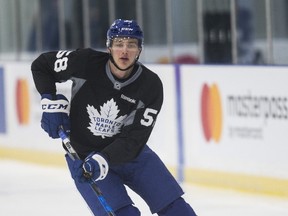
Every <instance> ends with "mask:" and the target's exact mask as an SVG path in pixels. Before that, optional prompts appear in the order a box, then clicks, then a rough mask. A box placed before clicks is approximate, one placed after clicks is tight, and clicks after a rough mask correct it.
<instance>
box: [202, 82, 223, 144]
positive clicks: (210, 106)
mask: <svg viewBox="0 0 288 216" xmlns="http://www.w3.org/2000/svg"><path fill="white" fill-rule="evenodd" d="M201 121H202V128H203V133H204V137H205V139H206V141H210V140H214V141H215V142H219V141H220V138H221V133H222V124H223V123H222V105H221V97H220V93H219V89H218V86H217V85H216V84H212V85H211V86H208V85H207V84H204V85H203V87H202V91H201Z"/></svg>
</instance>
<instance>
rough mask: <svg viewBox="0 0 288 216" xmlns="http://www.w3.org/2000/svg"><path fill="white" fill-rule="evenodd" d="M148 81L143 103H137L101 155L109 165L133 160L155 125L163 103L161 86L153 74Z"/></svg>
mask: <svg viewBox="0 0 288 216" xmlns="http://www.w3.org/2000/svg"><path fill="white" fill-rule="evenodd" d="M155 77H156V78H155V79H154V81H152V82H151V80H150V81H149V83H150V86H147V88H145V89H146V92H145V91H144V92H143V95H145V97H144V98H143V101H141V100H140V101H139V102H138V104H137V107H136V109H135V110H133V111H132V112H131V113H130V114H129V116H128V117H127V118H126V120H125V123H124V127H123V128H122V131H121V134H120V135H119V137H118V138H116V139H115V141H114V142H112V143H111V144H110V145H108V146H107V147H106V148H105V149H104V150H102V153H104V155H106V156H107V157H108V160H109V162H110V164H114V165H115V164H121V163H125V162H129V161H131V160H133V159H135V158H136V157H137V156H138V155H139V153H140V152H141V150H142V149H143V147H144V146H145V145H146V143H147V141H148V139H149V137H150V134H151V132H152V130H153V127H154V125H155V122H156V119H157V116H158V114H159V112H160V110H161V107H162V103H163V86H162V82H161V80H160V79H159V77H158V76H157V75H156V74H155Z"/></svg>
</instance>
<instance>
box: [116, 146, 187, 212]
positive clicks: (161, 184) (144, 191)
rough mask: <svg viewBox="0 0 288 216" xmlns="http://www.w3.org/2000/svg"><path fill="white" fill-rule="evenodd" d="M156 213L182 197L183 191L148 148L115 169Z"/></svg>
mask: <svg viewBox="0 0 288 216" xmlns="http://www.w3.org/2000/svg"><path fill="white" fill-rule="evenodd" d="M115 171H116V172H121V175H122V176H124V177H123V180H124V181H125V184H126V185H128V186H129V187H130V188H131V189H132V190H133V191H135V192H136V193H137V194H139V195H140V196H141V197H142V198H143V199H144V200H145V202H146V203H147V204H148V206H149V208H150V211H151V212H152V213H156V212H158V211H160V210H161V209H163V208H164V207H166V206H167V205H168V204H170V203H172V202H173V201H174V200H176V199H177V198H179V197H181V196H182V195H183V190H182V189H181V187H180V186H179V184H178V182H177V181H176V180H175V178H174V177H173V176H172V175H171V174H170V172H169V171H168V169H167V168H166V166H165V165H164V163H163V162H162V161H161V160H160V158H159V157H158V156H157V155H156V154H155V153H154V152H153V151H152V150H151V149H150V148H149V147H148V146H146V147H144V149H143V151H142V152H141V153H140V155H139V156H138V157H137V158H136V159H135V160H133V161H132V162H131V163H127V164H125V165H123V166H122V167H121V168H120V167H118V168H116V169H115Z"/></svg>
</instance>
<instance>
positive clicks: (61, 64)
mask: <svg viewBox="0 0 288 216" xmlns="http://www.w3.org/2000/svg"><path fill="white" fill-rule="evenodd" d="M70 53H71V51H65V50H64V51H63V50H61V51H59V52H58V53H57V54H56V58H57V60H56V61H55V63H54V71H55V72H60V71H63V70H66V68H67V66H68V57H67V56H68V55H69V54H70Z"/></svg>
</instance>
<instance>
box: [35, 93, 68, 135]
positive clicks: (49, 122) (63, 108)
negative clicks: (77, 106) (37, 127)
mask: <svg viewBox="0 0 288 216" xmlns="http://www.w3.org/2000/svg"><path fill="white" fill-rule="evenodd" d="M41 108H42V111H43V113H42V119H41V127H42V128H43V129H44V130H45V131H46V132H47V133H48V134H49V136H50V137H52V138H54V139H55V138H59V135H58V130H59V127H60V126H62V127H63V129H64V131H65V132H66V133H67V134H69V132H70V120H69V116H68V114H69V101H68V100H67V98H66V97H65V96H64V95H61V94H57V95H56V96H54V98H53V96H52V95H51V94H43V95H42V98H41Z"/></svg>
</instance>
